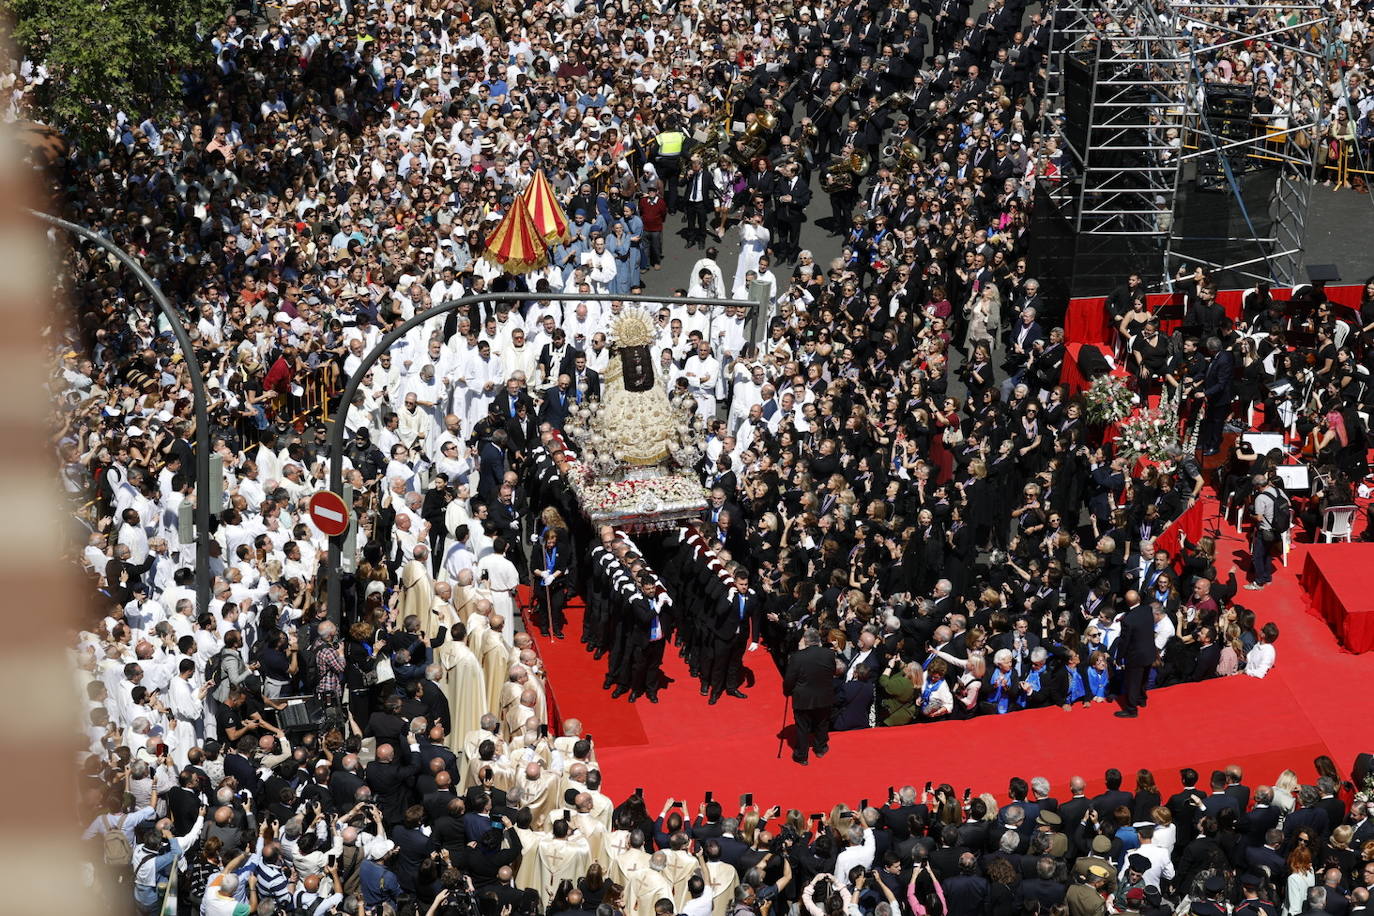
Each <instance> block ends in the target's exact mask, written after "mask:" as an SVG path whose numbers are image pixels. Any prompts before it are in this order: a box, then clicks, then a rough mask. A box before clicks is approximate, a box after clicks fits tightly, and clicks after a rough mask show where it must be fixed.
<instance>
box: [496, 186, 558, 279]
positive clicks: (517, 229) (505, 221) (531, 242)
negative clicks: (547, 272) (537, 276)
mask: <svg viewBox="0 0 1374 916" xmlns="http://www.w3.org/2000/svg"><path fill="white" fill-rule="evenodd" d="M482 257H484V258H486V259H487V260H488V261H490V262H492V263H493V264H495V265H497V266H498V267H500V268H501V269H502V270H504V271H505V272H506V273H508V274H514V275H519V274H527V273H529V272H530V271H532V270H539V269H540V268H541V267H543V266H544V265H545V264H548V263H549V250H548V248H547V247H546V246H545V245H544V240H543V239H541V238H540V237H539V230H537V229H535V227H534V222H533V221H532V220H531V219H530V211H529V209H528V208H527V207H525V206H523V205H521V204H520V202H519V201H516V202H515V204H514V205H513V206H512V207H511V208H510V209H509V210H507V211H506V215H505V216H503V217H502V218H501V222H500V223H498V224H497V226H496V229H495V231H493V232H492V234H491V235H489V236H487V250H486V251H484V252H482Z"/></svg>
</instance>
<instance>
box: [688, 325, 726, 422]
mask: <svg viewBox="0 0 1374 916" xmlns="http://www.w3.org/2000/svg"><path fill="white" fill-rule="evenodd" d="M682 374H683V375H684V376H685V377H686V378H687V385H688V389H689V390H690V391H691V392H692V397H694V398H696V402H697V412H698V413H699V414H701V416H702V417H703V418H705V419H707V420H711V419H714V418H715V415H716V383H717V382H719V381H720V360H718V359H716V358H715V357H714V356H712V355H711V345H710V344H708V343H707V342H706V341H702V342H701V343H699V344H698V345H697V352H696V353H694V354H693V355H691V356H689V357H687V361H686V362H684V363H683V365H682Z"/></svg>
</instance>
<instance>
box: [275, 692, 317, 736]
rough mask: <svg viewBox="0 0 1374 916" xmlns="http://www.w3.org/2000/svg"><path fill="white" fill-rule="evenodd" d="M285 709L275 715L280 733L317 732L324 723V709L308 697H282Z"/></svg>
mask: <svg viewBox="0 0 1374 916" xmlns="http://www.w3.org/2000/svg"><path fill="white" fill-rule="evenodd" d="M283 699H285V700H286V707H285V708H284V709H282V710H281V711H280V712H278V713H277V720H278V722H280V724H281V729H282V731H284V732H286V733H287V734H299V733H302V732H311V731H318V730H319V728H320V726H321V725H323V724H324V721H325V708H324V704H322V703H321V702H320V701H319V700H317V699H316V698H315V697H313V696H309V697H283Z"/></svg>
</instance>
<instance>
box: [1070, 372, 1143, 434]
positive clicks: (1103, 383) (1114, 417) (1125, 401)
mask: <svg viewBox="0 0 1374 916" xmlns="http://www.w3.org/2000/svg"><path fill="white" fill-rule="evenodd" d="M1139 403H1140V398H1139V397H1137V396H1136V393H1135V392H1134V391H1132V390H1131V389H1130V388H1129V387H1128V386H1127V384H1126V380H1125V379H1124V378H1122V377H1121V376H1119V375H1103V376H1100V377H1099V378H1098V379H1097V381H1095V382H1093V383H1092V385H1090V386H1089V387H1088V390H1087V391H1084V392H1083V413H1084V414H1085V415H1086V417H1087V419H1088V422H1089V423H1099V424H1102V425H1104V426H1109V425H1111V424H1112V423H1119V422H1121V421H1122V420H1124V419H1126V418H1127V417H1129V416H1130V415H1131V411H1133V410H1135V408H1136V405H1137V404H1139Z"/></svg>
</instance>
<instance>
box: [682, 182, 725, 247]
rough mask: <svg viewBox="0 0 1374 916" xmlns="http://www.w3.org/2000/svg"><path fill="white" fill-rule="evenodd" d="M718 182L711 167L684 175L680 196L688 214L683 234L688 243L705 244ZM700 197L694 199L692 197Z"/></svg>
mask: <svg viewBox="0 0 1374 916" xmlns="http://www.w3.org/2000/svg"><path fill="white" fill-rule="evenodd" d="M715 194H716V182H715V179H713V178H712V177H711V170H710V169H699V170H697V171H693V172H688V173H687V174H685V175H683V176H682V194H681V195H680V196H679V197H678V200H679V201H680V202H681V204H682V207H683V210H684V212H685V216H686V222H687V225H686V228H684V229H683V235H684V236H685V237H686V239H687V244H688V245H689V246H690V245H693V244H698V245H704V244H705V240H706V220H707V218H708V217H709V216H710V214H711V211H712V209H714V207H715ZM693 197H695V198H698V199H697V200H693V199H692V198H693Z"/></svg>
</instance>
